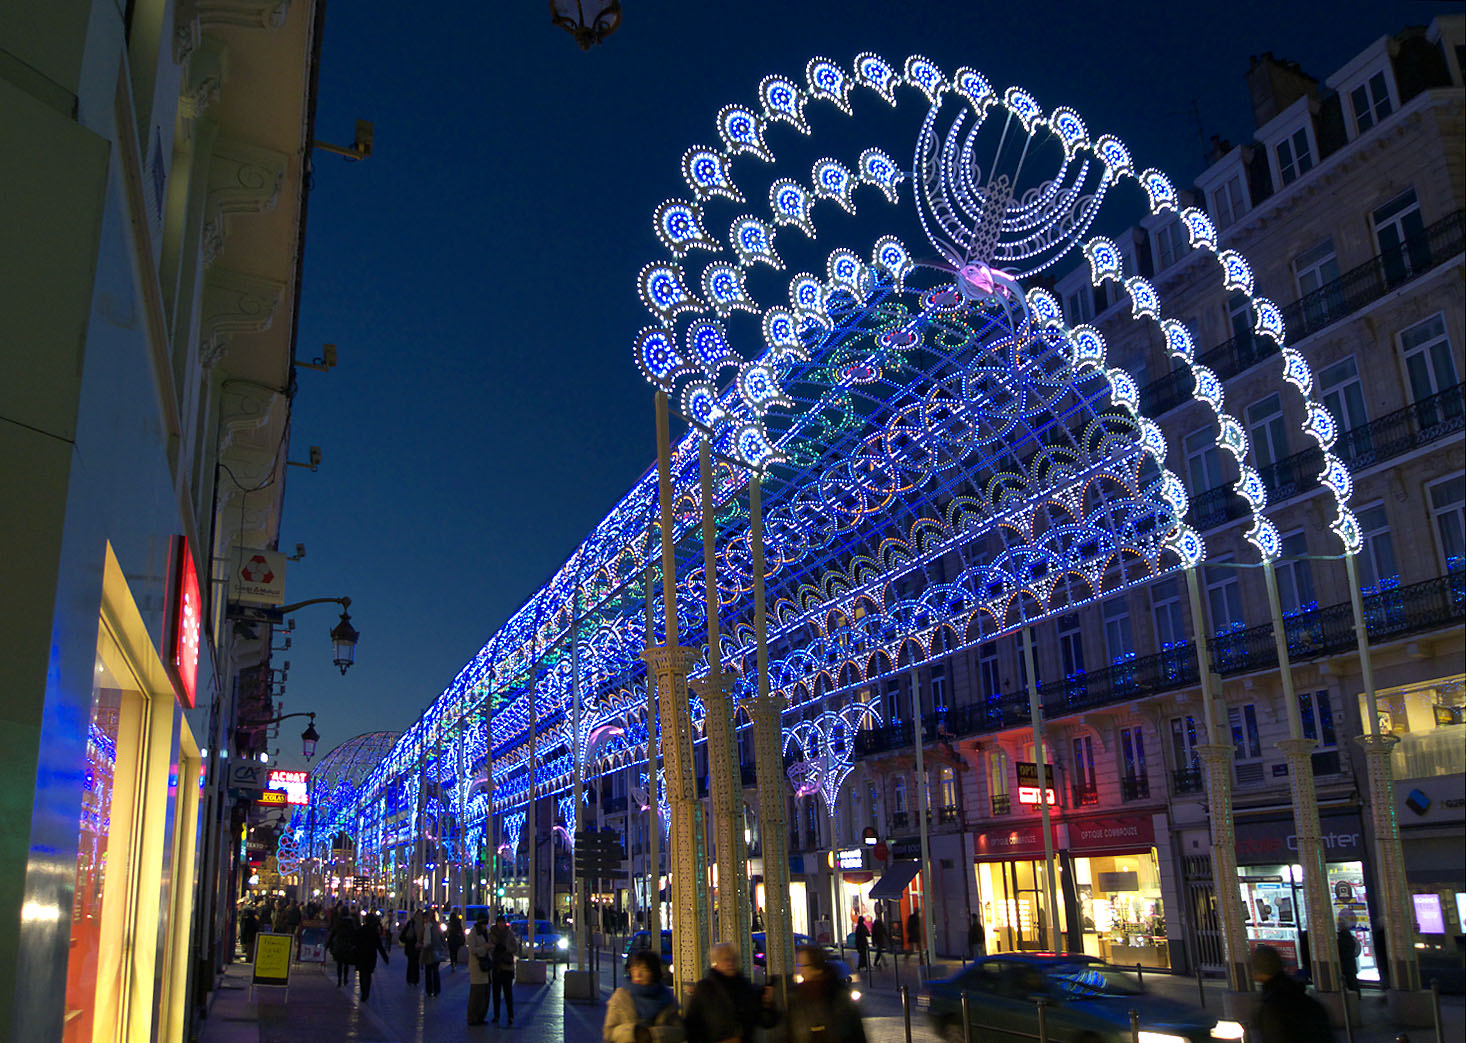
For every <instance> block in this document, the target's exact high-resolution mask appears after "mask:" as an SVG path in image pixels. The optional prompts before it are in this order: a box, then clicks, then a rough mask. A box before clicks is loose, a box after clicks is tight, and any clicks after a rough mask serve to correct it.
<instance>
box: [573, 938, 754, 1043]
mask: <svg viewBox="0 0 1467 1043" xmlns="http://www.w3.org/2000/svg"><path fill="white" fill-rule="evenodd" d="M627 973H628V974H630V975H631V979H632V980H631V981H630V982H628V983H627V984H626V985H623V986H622V987H621V988H619V989H617V990H616V991H615V992H613V993H612V994H611V999H609V1000H607V1001H606V1021H605V1022H603V1023H602V1026H601V1038H602V1040H604V1041H605V1043H682V1041H683V1040H685V1039H686V1038H687V1034H686V1032H685V1031H684V1028H683V1019H682V1016H681V1015H680V1014H678V1010H677V1000H676V999H675V998H674V997H673V994H672V990H671V989H669V988H668V987H667V986H666V985H664V984H662V960H661V958H660V957H659V956H658V955H657V954H655V953H653V952H652V951H651V950H639V951H637V952H634V953H632V955H631V958H630V959H629V960H628V961H627ZM734 1038H737V1037H734Z"/></svg>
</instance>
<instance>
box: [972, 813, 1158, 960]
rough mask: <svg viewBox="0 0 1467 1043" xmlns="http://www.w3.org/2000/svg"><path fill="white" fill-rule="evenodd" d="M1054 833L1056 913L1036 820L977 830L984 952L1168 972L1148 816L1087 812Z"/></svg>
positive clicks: (1056, 826) (1057, 825)
mask: <svg viewBox="0 0 1467 1043" xmlns="http://www.w3.org/2000/svg"><path fill="white" fill-rule="evenodd" d="M1052 828H1053V829H1054V838H1053V839H1054V852H1055V863H1056V864H1055V892H1056V899H1057V901H1058V905H1059V908H1058V909H1056V910H1051V909H1050V908H1049V901H1048V896H1047V891H1048V882H1047V879H1046V877H1047V873H1046V871H1045V861H1044V833H1043V830H1042V827H1041V826H1040V824H1039V823H1038V822H1033V823H1025V824H1023V825H1019V826H1012V827H1008V828H1000V829H989V830H983V831H980V832H978V833H977V834H975V836H974V852H973V857H974V862H975V873H976V874H977V880H978V897H979V911H978V916H979V920H980V921H981V922H982V923H983V929H984V936H985V942H986V945H987V949H988V951H989V952H1053V951H1066V952H1083V953H1086V954H1087V955H1090V956H1096V957H1099V958H1100V959H1103V960H1106V961H1107V962H1110V963H1115V964H1119V965H1122V966H1127V967H1134V966H1136V965H1137V964H1141V965H1142V966H1144V967H1158V968H1167V967H1169V966H1170V965H1171V960H1170V955H1169V951H1168V946H1167V930H1166V917H1165V911H1164V908H1163V903H1162V894H1161V875H1160V870H1159V867H1158V859H1157V854H1156V847H1155V834H1154V830H1153V826H1152V821H1151V818H1150V817H1149V816H1091V817H1087V818H1076V819H1073V820H1071V821H1068V822H1056V823H1054V824H1053V827H1052ZM1056 922H1058V932H1057V933H1056V932H1055V931H1053V930H1052V927H1051V925H1053V924H1055V923H1056Z"/></svg>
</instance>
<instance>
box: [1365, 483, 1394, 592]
mask: <svg viewBox="0 0 1467 1043" xmlns="http://www.w3.org/2000/svg"><path fill="white" fill-rule="evenodd" d="M1354 511H1355V520H1356V522H1357V523H1358V524H1359V526H1360V551H1359V553H1357V554H1356V559H1357V563H1358V564H1360V565H1362V566H1363V567H1364V568H1366V569H1368V570H1369V576H1368V577H1367V576H1365V575H1361V576H1360V577H1359V578H1360V579H1361V581H1362V582H1363V581H1365V580H1366V579H1367V578H1369V579H1371V580H1373V582H1368V583H1365V584H1364V585H1365V587H1366V588H1373V590H1374V591H1375V592H1379V591H1382V590H1388V589H1391V588H1392V587H1396V586H1399V585H1400V582H1401V566H1400V564H1399V562H1397V560H1396V547H1395V543H1394V542H1392V540H1391V519H1390V512H1389V511H1388V510H1387V508H1386V503H1385V500H1376V501H1375V502H1373V503H1367V504H1362V505H1361V506H1359V507H1356V508H1354ZM1376 511H1379V512H1380V513H1381V517H1382V518H1383V519H1384V524H1382V525H1380V526H1379V527H1376V528H1370V527H1367V525H1366V521H1367V519H1369V518H1370V517H1372V516H1373V515H1374V514H1375V512H1376ZM1382 547H1384V548H1385V549H1386V550H1387V551H1388V552H1389V555H1390V566H1391V570H1392V571H1391V575H1390V576H1387V577H1383V576H1381V574H1380V572H1381V562H1380V561H1379V560H1378V555H1377V551H1378V549H1380V548H1382ZM1362 557H1363V558H1364V561H1360V560H1359V559H1360V558H1362ZM1383 584H1384V585H1383Z"/></svg>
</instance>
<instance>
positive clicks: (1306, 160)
mask: <svg viewBox="0 0 1467 1043" xmlns="http://www.w3.org/2000/svg"><path fill="white" fill-rule="evenodd" d="M1273 152H1274V158H1275V159H1276V160H1278V166H1279V181H1280V182H1281V183H1283V184H1285V185H1289V184H1293V183H1294V182H1295V181H1297V180H1299V178H1300V177H1302V176H1303V175H1305V174H1307V173H1309V171H1311V170H1313V169H1314V152H1313V150H1312V149H1311V148H1310V145H1309V128H1307V127H1300V128H1299V129H1298V130H1296V131H1294V132H1293V133H1292V134H1290V135H1289V136H1288V137H1286V138H1284V139H1283V140H1282V141H1280V142H1279V143H1278V144H1277V145H1275V146H1274V147H1273Z"/></svg>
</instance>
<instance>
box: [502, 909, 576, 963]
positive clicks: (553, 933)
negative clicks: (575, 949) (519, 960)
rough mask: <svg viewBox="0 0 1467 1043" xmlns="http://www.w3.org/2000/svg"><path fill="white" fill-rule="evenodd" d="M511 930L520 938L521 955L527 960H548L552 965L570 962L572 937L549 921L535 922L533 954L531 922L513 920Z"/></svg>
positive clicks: (510, 922) (510, 925)
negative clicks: (532, 951) (531, 950)
mask: <svg viewBox="0 0 1467 1043" xmlns="http://www.w3.org/2000/svg"><path fill="white" fill-rule="evenodd" d="M509 928H510V930H512V931H514V933H515V934H517V935H519V936H520V946H521V948H520V955H522V956H524V957H526V958H527V959H536V960H548V961H550V962H552V963H568V962H570V956H571V953H570V949H571V939H570V935H569V934H567V933H566V932H565V931H564V930H563V929H561V928H559V927H557V926H555V924H553V923H551V922H550V921H549V920H536V921H535V951H534V953H533V954H531V952H530V949H529V940H530V922H529V921H528V920H511V921H509Z"/></svg>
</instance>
